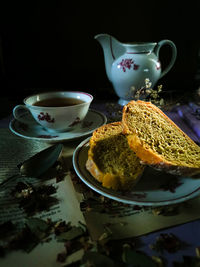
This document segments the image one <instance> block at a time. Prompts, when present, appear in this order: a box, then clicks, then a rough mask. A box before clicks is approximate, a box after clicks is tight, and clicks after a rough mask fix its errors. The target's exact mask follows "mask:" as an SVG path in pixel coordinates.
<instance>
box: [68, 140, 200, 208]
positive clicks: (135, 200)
mask: <svg viewBox="0 0 200 267" xmlns="http://www.w3.org/2000/svg"><path fill="white" fill-rule="evenodd" d="M89 139H90V137H89V138H87V139H86V140H84V141H83V142H81V143H80V144H79V145H78V147H77V148H76V150H75V151H74V154H73V166H74V169H75V171H76V173H77V175H78V176H79V177H80V179H81V180H82V181H83V182H84V183H85V184H86V185H88V186H89V187H90V188H92V189H93V190H94V191H96V192H98V193H100V194H101V195H103V196H106V197H108V198H111V199H114V200H117V201H120V202H123V203H126V204H133V205H142V206H164V205H170V204H176V203H180V202H183V201H186V200H188V199H191V198H194V197H196V196H198V195H200V178H189V177H182V178H180V177H177V176H174V175H170V174H166V173H164V172H159V171H155V170H153V169H151V168H148V167H147V168H146V169H145V171H144V174H143V175H142V177H141V179H140V181H139V182H138V184H137V185H136V186H135V187H134V190H133V191H130V192H120V191H114V190H111V189H107V188H104V187H103V186H102V185H101V184H100V183H99V182H98V181H97V180H96V179H94V178H93V177H92V175H90V173H89V172H88V171H87V169H86V168H85V163H86V160H87V157H88V149H89Z"/></svg>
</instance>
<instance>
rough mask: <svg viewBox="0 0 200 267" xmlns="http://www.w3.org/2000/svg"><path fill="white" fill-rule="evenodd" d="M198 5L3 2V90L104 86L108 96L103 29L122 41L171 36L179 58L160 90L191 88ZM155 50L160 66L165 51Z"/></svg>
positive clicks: (98, 89) (199, 37) (96, 90)
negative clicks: (98, 37)
mask: <svg viewBox="0 0 200 267" xmlns="http://www.w3.org/2000/svg"><path fill="white" fill-rule="evenodd" d="M197 3H198V1H190V2H189V1H183V2H182V1H181V2H179V1H178V2H177V3H176V2H175V1H167V0H165V1H155V0H152V1H135V0H132V1H121V0H119V1H105V2H104V1H99V0H98V1H91V2H87V1H81V2H80V3H79V2H78V1H73V2H72V3H71V1H69V0H68V1H64V0H62V1H50V0H49V1H42V0H41V1H26V2H23V3H22V2H20V1H9V0H7V1H6V0H4V2H3V3H2V2H1V10H0V11H1V18H0V19H1V33H0V34H1V35H0V36H1V42H2V52H3V53H2V54H3V56H2V58H3V67H2V68H1V69H2V70H1V79H0V82H1V84H0V86H1V88H3V89H4V90H1V92H4V94H5V95H7V94H8V95H10V94H17V95H20V96H21V95H25V94H29V93H32V91H35V90H37V89H33V88H43V89H47V88H48V89H49V88H54V89H60V88H63V89H67V90H70V89H73V90H74V89H78V90H85V91H88V92H91V93H93V94H95V95H97V96H99V97H101V96H102V94H103V96H105V91H106V90H107V91H108V92H109V94H111V96H112V92H113V91H112V89H110V88H112V87H111V85H110V83H109V81H108V79H107V77H106V73H105V67H104V59H103V51H102V49H101V47H100V45H99V44H98V43H97V41H95V40H94V35H96V34H98V33H109V34H111V35H113V36H114V37H116V38H117V39H118V40H120V41H122V42H129V41H130V42H131V41H160V40H162V39H170V40H172V41H173V42H174V43H175V44H176V46H177V52H178V55H177V60H176V63H175V65H174V67H173V69H172V70H171V71H170V72H169V73H168V74H167V75H166V76H165V77H163V78H162V80H161V81H159V83H162V84H163V86H164V89H165V90H180V92H182V91H187V90H193V89H195V88H196V86H197V85H196V83H195V79H194V77H195V74H196V72H197V58H198V57H197V55H198V50H199V48H200V33H199V28H200V20H199V18H198V16H199V7H198V4H197ZM174 5H175V6H174ZM161 51H162V54H161V62H163V66H164V65H165V64H166V58H167V57H168V56H169V55H168V54H169V53H170V52H169V51H168V49H167V48H163V49H162V50H161ZM103 88H104V90H103ZM43 89H42V90H43ZM39 90H41V89H39Z"/></svg>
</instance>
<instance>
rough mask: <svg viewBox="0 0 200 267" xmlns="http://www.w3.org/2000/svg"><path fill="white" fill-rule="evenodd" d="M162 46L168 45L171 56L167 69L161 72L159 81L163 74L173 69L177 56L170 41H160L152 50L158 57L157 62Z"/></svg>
mask: <svg viewBox="0 0 200 267" xmlns="http://www.w3.org/2000/svg"><path fill="white" fill-rule="evenodd" d="M163 45H169V46H170V47H171V49H172V56H171V60H170V62H169V64H168V65H167V67H166V68H165V69H164V70H163V71H162V72H161V74H160V77H159V79H160V78H162V77H163V76H164V75H165V74H167V73H168V71H169V70H170V69H171V68H172V67H173V65H174V63H175V60H176V56H177V49H176V46H175V44H174V43H173V42H172V41H170V40H162V41H160V42H158V43H157V45H156V47H155V49H154V53H155V54H156V56H157V57H158V60H159V52H160V48H161V47H162V46H163Z"/></svg>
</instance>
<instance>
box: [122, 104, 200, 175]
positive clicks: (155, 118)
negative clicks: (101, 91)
mask: <svg viewBox="0 0 200 267" xmlns="http://www.w3.org/2000/svg"><path fill="white" fill-rule="evenodd" d="M122 123H123V133H124V134H126V135H127V140H128V143H129V145H130V147H131V148H132V150H133V151H134V152H135V153H136V155H137V156H138V157H139V158H140V159H141V160H142V162H143V163H144V164H148V165H150V166H152V167H155V168H157V169H160V170H164V171H167V172H170V173H172V174H179V175H189V176H192V175H195V174H198V173H200V147H199V146H198V145H197V144H195V143H194V142H193V141H192V140H191V139H190V138H189V137H188V136H187V135H186V134H185V133H184V132H183V131H182V130H181V129H180V128H179V127H178V126H177V125H176V124H175V123H174V122H173V121H172V120H170V119H169V118H168V117H167V116H166V115H165V114H164V113H163V112H162V111H161V110H160V109H159V108H157V107H156V106H155V105H153V104H152V103H149V102H144V101H131V102H129V103H128V104H127V105H126V106H124V108H123V116H122Z"/></svg>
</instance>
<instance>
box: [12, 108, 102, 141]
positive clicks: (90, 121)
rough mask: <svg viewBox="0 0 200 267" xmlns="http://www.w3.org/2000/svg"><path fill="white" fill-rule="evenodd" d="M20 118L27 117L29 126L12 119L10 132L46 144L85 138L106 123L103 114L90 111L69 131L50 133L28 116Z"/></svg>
mask: <svg viewBox="0 0 200 267" xmlns="http://www.w3.org/2000/svg"><path fill="white" fill-rule="evenodd" d="M22 116H29V117H30V124H26V123H21V122H19V121H17V120H16V119H13V120H12V121H11V122H10V124H9V128H10V130H11V131H12V132H13V133H14V134H16V135H18V136H20V137H23V138H26V139H34V140H38V141H43V142H48V143H55V142H63V141H68V140H73V139H77V138H80V137H83V136H87V135H89V134H91V133H92V132H93V131H94V130H95V129H96V128H98V127H100V126H101V125H103V124H105V123H106V122H107V118H106V116H105V115H104V114H102V113H101V112H98V111H96V110H92V109H90V110H89V111H88V114H87V116H86V117H85V119H84V120H83V121H82V122H79V123H75V125H74V127H73V128H72V129H71V130H69V131H66V132H61V133H57V132H56V133H55V132H54V133H52V132H50V131H47V130H46V129H45V128H43V127H42V126H41V125H39V124H38V123H37V122H36V121H35V120H33V119H32V117H31V115H30V114H28V113H26V114H22Z"/></svg>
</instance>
